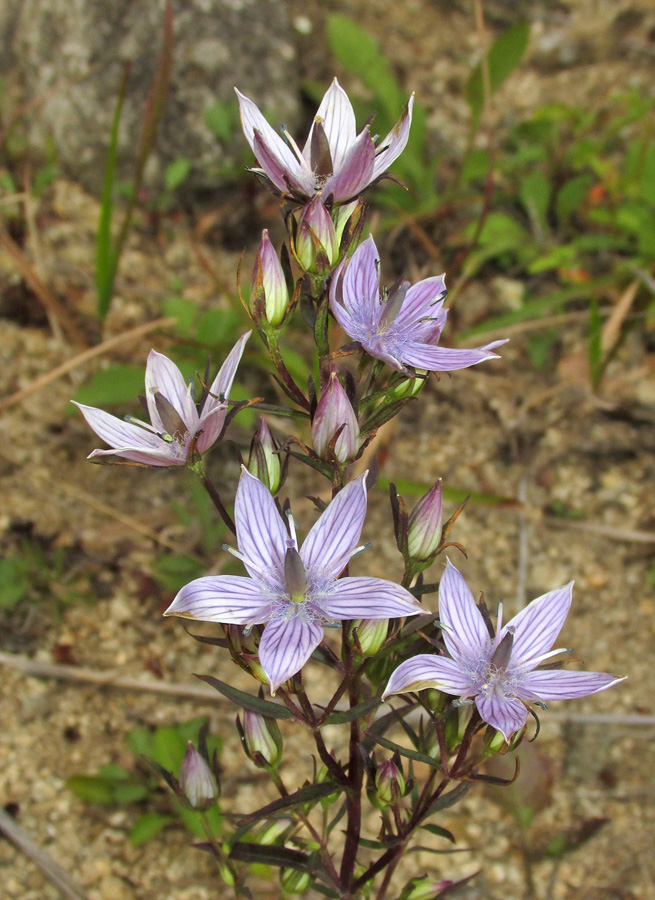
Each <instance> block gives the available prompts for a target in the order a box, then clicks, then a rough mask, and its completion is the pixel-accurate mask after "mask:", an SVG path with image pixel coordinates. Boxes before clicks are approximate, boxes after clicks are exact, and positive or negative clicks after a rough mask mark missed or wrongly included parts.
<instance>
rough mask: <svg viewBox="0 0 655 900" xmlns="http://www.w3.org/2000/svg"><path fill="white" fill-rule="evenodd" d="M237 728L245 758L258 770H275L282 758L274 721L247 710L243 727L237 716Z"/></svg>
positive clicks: (279, 737)
mask: <svg viewBox="0 0 655 900" xmlns="http://www.w3.org/2000/svg"><path fill="white" fill-rule="evenodd" d="M237 728H238V729H239V734H240V735H241V743H242V744H243V749H244V751H245V753H246V756H247V757H248V758H249V759H251V760H252V761H253V762H254V764H255V765H256V766H257V767H258V768H260V769H265V768H269V767H270V768H275V767H276V766H277V764H278V763H279V762H280V760H281V758H282V735H281V734H280V729H279V728H278V726H277V722H276V721H275V719H269V718H266V717H265V716H261V715H260V714H259V713H256V712H252V710H250V709H247V710H245V712H244V714H243V726H242V725H241V721H240V719H239V717H238V716H237Z"/></svg>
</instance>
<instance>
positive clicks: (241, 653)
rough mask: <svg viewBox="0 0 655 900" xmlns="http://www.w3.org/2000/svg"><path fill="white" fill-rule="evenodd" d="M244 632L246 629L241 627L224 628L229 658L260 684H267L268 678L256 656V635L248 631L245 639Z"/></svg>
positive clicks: (228, 626)
mask: <svg viewBox="0 0 655 900" xmlns="http://www.w3.org/2000/svg"><path fill="white" fill-rule="evenodd" d="M245 631H246V629H245V628H244V626H243V625H227V626H226V628H225V636H226V637H227V646H228V649H229V651H230V656H231V657H232V659H233V660H234V662H235V663H236V664H237V665H238V666H240V667H241V668H242V669H243V670H244V672H248V673H249V674H250V675H252V676H253V678H256V679H257V681H259V682H260V683H261V684H268V683H269V681H268V678H267V677H266V675H265V674H264V670H263V669H262V667H261V664H260V662H259V657H258V655H257V638H256V633H255V632H254V631H248V636H247V637H246V634H245Z"/></svg>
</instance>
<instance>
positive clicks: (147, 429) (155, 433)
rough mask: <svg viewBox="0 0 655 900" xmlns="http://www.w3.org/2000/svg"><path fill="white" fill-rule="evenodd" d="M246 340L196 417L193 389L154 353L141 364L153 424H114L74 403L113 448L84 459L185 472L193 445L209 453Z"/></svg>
mask: <svg viewBox="0 0 655 900" xmlns="http://www.w3.org/2000/svg"><path fill="white" fill-rule="evenodd" d="M249 337H250V332H249V331H248V332H247V333H246V334H244V335H243V337H241V338H239V340H238V341H237V342H236V344H235V346H234V347H233V349H232V350H231V351H230V353H229V355H228V357H227V359H226V360H225V362H224V363H223V365H222V366H221V369H220V371H219V373H218V375H217V376H216V378H215V379H214V382H213V383H212V385H211V386H210V388H209V392H208V394H207V397H206V398H205V401H204V403H203V406H202V409H201V410H200V412H198V409H197V408H196V404H195V402H194V399H193V396H192V386H191V385H189V384H187V383H186V382H185V380H184V378H183V376H182V373H181V372H180V370H179V369H178V367H177V366H176V365H175V363H174V362H172V360H170V359H168V357H166V356H164V355H163V354H161V353H157V351H156V350H151V351H150V353H149V354H148V362H147V364H146V404H147V407H148V413H149V414H150V422H151V423H152V424H148V423H147V422H142V421H141V420H138V419H132V418H130V419H129V420H124V419H119V418H117V417H116V416H112V415H110V413H107V412H104V410H102V409H96V408H95V407H93V406H83V405H82V404H81V403H75V401H73V403H75V405H76V406H79V408H80V409H81V410H82V415H83V416H84V418H85V419H86V421H87V423H88V424H89V425H90V426H91V428H92V429H93V430H94V431H95V433H96V434H97V435H98V437H100V438H102V440H103V441H106V443H108V444H109V445H110V447H112V448H113V449H112V450H94V451H93V452H92V453H90V454H89V457H88V458H89V459H101V460H104V459H105V458H107V457H120V458H122V459H127V460H130V461H131V462H132V463H137V464H138V465H142V466H184V465H186V463H187V458H188V455H189V451H190V450H191V446H192V442H193V440H194V439H196V450H197V451H198V453H204V452H205V451H206V450H209V448H210V447H211V446H212V444H214V443H215V441H216V440H217V439H218V436H219V435H220V433H221V431H222V429H223V423H224V422H225V415H226V413H227V399H228V395H229V393H230V388H231V387H232V382H233V381H234V376H235V374H236V370H237V366H238V365H239V360H240V359H241V355H242V353H243V348H244V346H245V343H246V341H247V340H248V338H249ZM108 461H112V460H111V459H109V460H108Z"/></svg>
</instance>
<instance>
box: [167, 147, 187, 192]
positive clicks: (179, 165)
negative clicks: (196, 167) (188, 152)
mask: <svg viewBox="0 0 655 900" xmlns="http://www.w3.org/2000/svg"><path fill="white" fill-rule="evenodd" d="M190 172H191V163H190V162H189V160H188V159H186V157H184V156H178V158H177V159H174V160H173V162H172V163H169V164H168V165H167V166H166V171H165V173H164V186H165V188H166V190H167V191H169V192H170V193H172V192H173V191H175V190H177V188H179V187H180V185H182V184H184V182H185V181H186V180H187V178H188V177H189V173H190Z"/></svg>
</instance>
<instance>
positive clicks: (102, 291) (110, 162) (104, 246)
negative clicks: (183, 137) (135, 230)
mask: <svg viewBox="0 0 655 900" xmlns="http://www.w3.org/2000/svg"><path fill="white" fill-rule="evenodd" d="M128 76H129V66H126V67H125V69H124V70H123V79H122V81H121V86H120V89H119V91H118V99H117V101H116V110H115V111H114V119H113V122H112V126H111V132H110V134H109V147H108V149H107V163H106V165H105V175H104V179H103V182H102V197H101V200H100V220H99V222H98V234H97V236H96V291H97V294H98V317H99V318H100V319H104V318H105V316H106V315H107V313H108V312H109V307H110V306H111V301H112V298H113V294H114V280H115V278H116V269H117V267H118V256H117V254H116V252H115V249H114V246H113V241H112V234H111V220H112V215H113V211H114V180H115V177H116V166H117V163H118V133H119V126H120V122H121V113H122V111H123V102H124V100H125V95H126V93H127V81H128Z"/></svg>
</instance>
